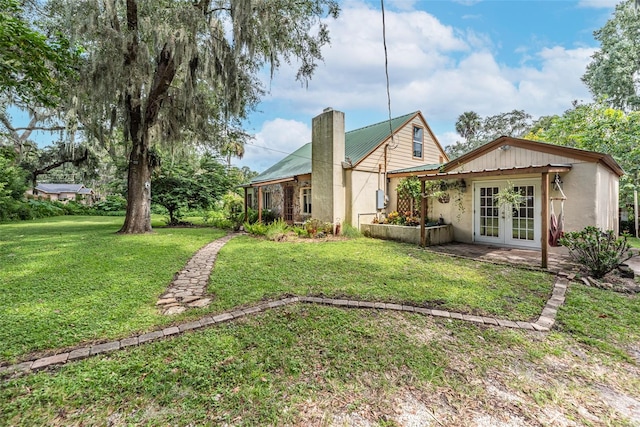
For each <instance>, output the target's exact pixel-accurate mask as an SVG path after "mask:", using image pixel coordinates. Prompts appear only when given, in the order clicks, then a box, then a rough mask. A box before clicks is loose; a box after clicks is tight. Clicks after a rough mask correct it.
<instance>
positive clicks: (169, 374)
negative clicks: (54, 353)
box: [0, 305, 447, 425]
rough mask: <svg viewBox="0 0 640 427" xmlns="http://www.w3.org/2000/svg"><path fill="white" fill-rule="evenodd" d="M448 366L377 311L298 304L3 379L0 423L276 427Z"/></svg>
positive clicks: (437, 378) (436, 375) (436, 374)
mask: <svg viewBox="0 0 640 427" xmlns="http://www.w3.org/2000/svg"><path fill="white" fill-rule="evenodd" d="M409 318H410V321H411V322H417V323H416V324H417V325H422V326H424V321H425V318H424V317H423V316H417V315H410V316H409ZM338 331H339V332H338ZM446 366H447V362H446V360H445V359H444V358H443V357H442V355H441V354H439V351H438V350H437V349H435V348H432V347H431V346H429V345H427V343H420V342H416V341H415V340H414V339H412V338H411V337H410V336H408V335H407V334H406V333H404V332H402V331H397V330H395V329H390V328H388V324H387V321H386V319H385V317H384V316H380V315H379V314H378V313H376V312H371V311H359V310H350V311H348V310H339V309H334V308H328V307H317V306H309V305H306V306H302V305H298V306H293V307H288V308H285V309H283V310H276V311H271V312H268V313H265V314H262V315H259V316H254V317H252V318H249V319H247V320H245V321H242V322H236V323H230V324H226V325H222V326H220V327H214V328H209V329H206V330H203V331H200V332H197V333H194V334H186V335H184V336H181V337H177V338H175V339H171V340H165V341H161V342H157V343H153V344H150V345H147V346H144V347H140V348H134V349H130V350H125V351H120V352H117V353H114V354H112V355H110V356H106V357H97V358H92V359H88V360H85V361H82V362H79V363H73V364H69V365H67V366H64V367H62V368H61V369H60V372H59V373H58V374H56V375H53V376H52V375H51V374H49V373H37V374H34V375H29V376H27V377H24V378H19V379H14V380H9V381H7V382H6V383H4V384H2V386H1V388H0V402H3V403H2V407H1V408H2V411H0V413H1V415H0V424H2V425H8V424H11V425H45V424H64V425H68V424H73V425H79V424H83V425H94V424H105V421H106V420H107V419H110V420H113V421H115V422H116V424H118V425H127V424H130V423H135V424H145V425H167V424H170V425H186V424H192V425H203V424H212V425H218V424H222V423H223V422H228V423H233V424H234V425H282V424H286V423H288V422H292V421H293V420H294V419H295V417H296V416H297V413H296V412H297V411H290V410H288V409H291V407H295V406H296V405H299V404H302V403H303V402H304V401H305V400H306V399H308V398H310V397H312V396H317V395H318V394H322V393H327V392H328V393H333V394H340V395H342V394H345V393H348V392H350V391H351V390H353V389H354V388H355V389H356V390H354V391H359V389H360V388H361V387H363V386H364V385H365V384H364V383H363V380H365V379H366V385H368V386H373V387H375V388H380V389H393V388H394V387H395V386H396V384H397V383H398V381H401V379H402V378H409V377H410V378H411V380H412V381H413V383H414V384H415V385H416V386H419V385H420V384H423V385H425V384H429V383H432V382H433V383H436V384H438V383H441V382H442V379H443V378H442V376H443V368H445V367H446ZM115 390H117V393H114V391H115ZM61 409H62V410H61Z"/></svg>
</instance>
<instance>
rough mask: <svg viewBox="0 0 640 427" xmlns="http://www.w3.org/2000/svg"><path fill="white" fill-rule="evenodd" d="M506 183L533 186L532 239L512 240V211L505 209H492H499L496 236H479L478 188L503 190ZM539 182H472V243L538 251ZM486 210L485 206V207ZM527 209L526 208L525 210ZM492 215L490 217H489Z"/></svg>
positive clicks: (539, 229)
mask: <svg viewBox="0 0 640 427" xmlns="http://www.w3.org/2000/svg"><path fill="white" fill-rule="evenodd" d="M507 182H509V183H511V184H513V185H517V186H524V185H526V186H533V194H534V195H533V239H514V238H513V209H507V207H502V208H494V207H493V206H492V207H491V208H492V209H499V210H500V211H499V213H498V217H497V219H498V230H497V231H498V236H496V237H493V236H482V235H481V234H480V229H481V227H480V216H481V208H482V207H481V206H480V188H481V187H485V188H487V187H494V188H498V191H499V190H501V189H503V188H504V187H505V186H506V184H507ZM540 190H541V188H540V180H537V179H509V180H487V181H474V182H473V197H472V204H473V216H472V217H473V219H472V221H473V241H474V242H478V243H486V244H492V245H499V246H506V247H516V248H517V247H522V248H534V249H540V242H541V239H540V238H541V236H542V234H541V233H542V224H541V222H542V221H541V219H542V216H541V215H542V204H541V198H540V193H541V191H540ZM485 209H486V206H485ZM525 209H527V208H525ZM491 216H492V215H490V217H491Z"/></svg>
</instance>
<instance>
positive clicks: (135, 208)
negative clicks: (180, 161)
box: [119, 137, 153, 234]
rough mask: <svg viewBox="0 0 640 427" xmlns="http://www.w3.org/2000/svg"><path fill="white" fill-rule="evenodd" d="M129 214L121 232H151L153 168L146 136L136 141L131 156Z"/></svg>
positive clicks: (128, 196)
mask: <svg viewBox="0 0 640 427" xmlns="http://www.w3.org/2000/svg"><path fill="white" fill-rule="evenodd" d="M127 188H128V192H127V216H126V218H125V220H124V225H123V226H122V228H121V229H120V231H119V233H128V234H134V233H149V232H151V231H153V230H152V229H151V169H150V168H149V146H148V142H146V138H145V137H142V138H140V140H138V141H134V145H133V149H132V150H131V155H130V156H129V173H128V185H127Z"/></svg>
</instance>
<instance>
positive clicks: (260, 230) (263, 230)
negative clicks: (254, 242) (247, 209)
mask: <svg viewBox="0 0 640 427" xmlns="http://www.w3.org/2000/svg"><path fill="white" fill-rule="evenodd" d="M244 230H245V231H246V232H247V233H249V234H253V235H256V236H264V235H265V234H267V226H266V225H265V224H263V223H262V222H255V223H253V224H249V223H248V222H245V223H244Z"/></svg>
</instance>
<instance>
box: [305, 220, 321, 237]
mask: <svg viewBox="0 0 640 427" xmlns="http://www.w3.org/2000/svg"><path fill="white" fill-rule="evenodd" d="M323 225H324V224H323V223H322V221H320V220H319V219H315V218H309V219H308V220H306V221H305V222H304V228H305V229H306V230H307V234H309V236H311V237H314V236H315V235H316V234H318V231H320V230H321V229H322V227H323Z"/></svg>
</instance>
